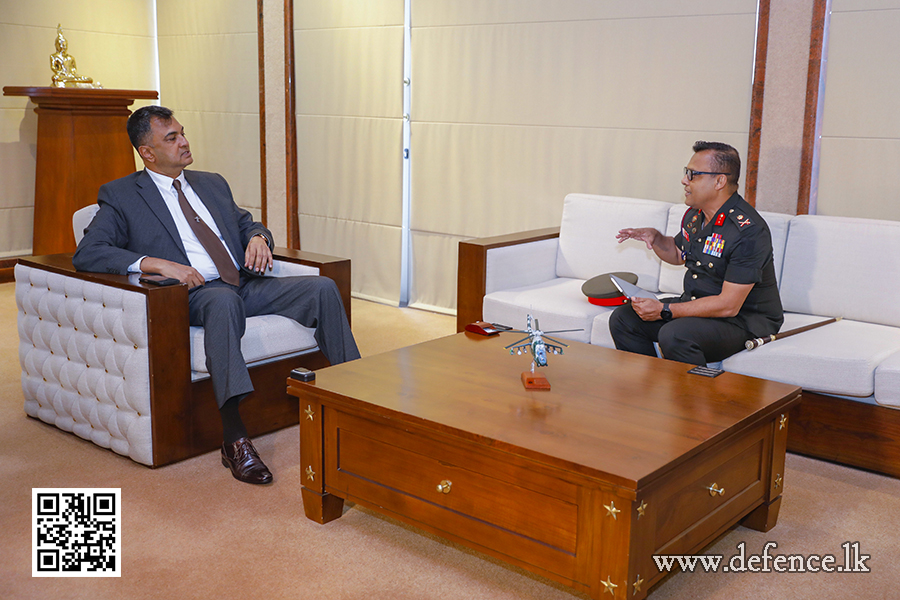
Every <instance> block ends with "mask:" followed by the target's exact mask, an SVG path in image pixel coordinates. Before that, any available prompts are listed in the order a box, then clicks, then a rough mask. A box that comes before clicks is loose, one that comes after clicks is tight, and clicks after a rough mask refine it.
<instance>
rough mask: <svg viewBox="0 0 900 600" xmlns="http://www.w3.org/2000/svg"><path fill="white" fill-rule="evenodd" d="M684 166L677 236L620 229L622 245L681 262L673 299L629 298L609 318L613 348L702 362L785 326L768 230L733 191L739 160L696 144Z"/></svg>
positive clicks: (723, 148)
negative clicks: (634, 244) (679, 287)
mask: <svg viewBox="0 0 900 600" xmlns="http://www.w3.org/2000/svg"><path fill="white" fill-rule="evenodd" d="M693 150H694V155H693V156H692V157H691V160H690V162H688V165H687V166H686V167H685V169H684V177H683V178H682V180H681V184H682V185H683V186H684V197H685V201H684V202H685V204H686V205H687V206H688V209H687V211H686V212H685V214H684V217H683V218H682V221H681V231H680V232H679V233H678V234H677V235H676V236H674V237H669V236H666V235H664V234H662V233H661V232H660V231H658V230H657V229H654V228H652V227H643V228H636V229H622V230H621V231H619V233H618V234H617V235H616V238H617V239H618V240H619V243H622V242H624V241H626V240H631V239H633V240H640V241H642V242H644V243H645V244H647V247H648V248H650V249H651V250H653V251H654V252H655V253H656V255H657V256H659V257H660V259H662V260H664V261H666V262H667V263H670V264H674V265H681V264H684V265H685V266H686V267H687V270H686V272H685V275H684V293H683V294H682V295H681V297H677V298H663V299H662V300H654V299H650V298H634V299H633V300H632V301H631V302H630V303H629V304H626V305H624V306H620V307H619V308H617V309H616V310H615V311H614V312H613V314H612V315H611V316H610V320H609V329H610V333H611V334H612V338H613V340H614V341H615V344H616V348H618V349H619V350H626V351H629V352H636V353H638V354H646V355H648V356H656V350H655V348H654V346H653V342H658V343H659V347H660V351H661V353H662V355H663V357H664V358H667V359H670V360H677V361H681V362H686V363H691V364H695V365H702V364H706V363H708V362H717V361H720V360H723V359H725V358H727V357H729V356H731V355H732V354H734V353H736V352H738V351H740V350H742V349H743V348H744V343H745V342H746V341H747V340H748V339H750V338H756V337H768V336H769V335H770V334H774V333H777V332H778V330H779V328H780V327H781V324H782V322H783V321H784V314H783V310H782V307H781V297H780V296H779V294H778V287H777V282H776V280H775V263H774V259H773V254H772V236H771V233H770V232H769V226H768V225H767V224H766V222H765V220H763V218H762V217H761V216H760V215H759V213H758V212H756V210H755V209H754V208H753V207H752V206H750V205H749V204H748V203H747V202H746V201H745V200H744V199H743V198H741V196H740V194H738V193H737V190H738V178H739V176H740V171H741V159H740V155H739V154H738V152H737V150H735V149H734V148H733V147H731V146H729V145H728V144H724V143H721V142H702V141H701V142H697V143H696V144H694V147H693Z"/></svg>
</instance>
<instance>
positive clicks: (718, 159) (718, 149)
mask: <svg viewBox="0 0 900 600" xmlns="http://www.w3.org/2000/svg"><path fill="white" fill-rule="evenodd" d="M704 150H712V153H713V154H712V168H713V169H714V170H716V171H719V172H721V173H727V174H728V183H730V184H732V185H737V184H738V180H739V179H740V177H741V155H740V154H738V151H737V150H735V149H734V147H733V146H729V145H728V144H725V143H723V142H704V141H702V140H701V141H698V142H696V143H695V144H694V152H703V151H704Z"/></svg>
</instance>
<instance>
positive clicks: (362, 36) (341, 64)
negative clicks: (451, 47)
mask: <svg viewBox="0 0 900 600" xmlns="http://www.w3.org/2000/svg"><path fill="white" fill-rule="evenodd" d="M294 46H295V49H296V52H295V56H296V63H295V64H296V67H295V73H296V81H297V84H296V98H297V114H298V115H341V116H354V117H401V116H402V115H403V27H402V26H399V27H382V28H374V29H370V28H363V29H328V30H314V31H303V30H301V31H296V32H295V34H294Z"/></svg>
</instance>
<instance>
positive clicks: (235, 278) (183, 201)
mask: <svg viewBox="0 0 900 600" xmlns="http://www.w3.org/2000/svg"><path fill="white" fill-rule="evenodd" d="M172 185H174V186H175V191H176V192H178V204H180V205H181V212H183V213H184V217H185V218H186V219H187V222H188V225H190V226H191V229H193V230H194V235H196V236H197V239H198V240H199V241H200V243H201V244H202V245H203V247H204V248H205V249H206V252H207V253H208V254H209V257H210V258H211V259H212V261H213V262H214V263H215V265H216V269H217V270H218V271H219V277H221V278H222V281H224V282H225V283H230V284H231V285H240V284H241V276H240V275H239V274H238V270H237V269H236V268H235V266H234V263H233V262H231V256H229V254H228V250H226V249H225V245H224V244H222V240H220V239H219V236H217V235H216V234H215V232H214V231H213V230H212V229H210V228H209V225H207V224H206V223H204V222H203V220H202V219H201V218H200V217H199V216H197V213H196V211H194V209H193V207H191V205H190V204H189V203H188V201H187V198H186V197H185V195H184V192H182V191H181V182H180V181H178V180H177V179H176V180H175V182H174V183H173V184H172Z"/></svg>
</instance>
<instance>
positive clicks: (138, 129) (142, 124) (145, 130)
mask: <svg viewBox="0 0 900 600" xmlns="http://www.w3.org/2000/svg"><path fill="white" fill-rule="evenodd" d="M172 114H173V113H172V110H171V109H169V108H166V107H165V106H144V107H141V108H139V109H137V110H136V111H134V112H133V113H132V114H131V116H130V117H128V123H127V124H126V125H125V129H126V130H127V131H128V139H130V140H131V145H132V146H134V149H135V150H137V149H138V148H139V147H141V146H146V145H147V138H148V137H149V136H150V120H151V119H153V118H157V119H161V120H162V121H164V122H166V123H168V122H169V121H171V120H172Z"/></svg>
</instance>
